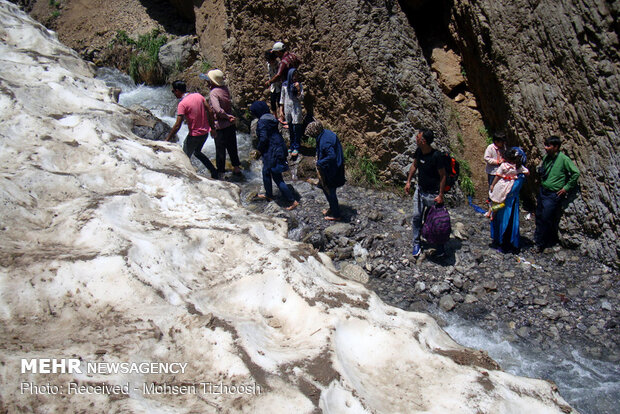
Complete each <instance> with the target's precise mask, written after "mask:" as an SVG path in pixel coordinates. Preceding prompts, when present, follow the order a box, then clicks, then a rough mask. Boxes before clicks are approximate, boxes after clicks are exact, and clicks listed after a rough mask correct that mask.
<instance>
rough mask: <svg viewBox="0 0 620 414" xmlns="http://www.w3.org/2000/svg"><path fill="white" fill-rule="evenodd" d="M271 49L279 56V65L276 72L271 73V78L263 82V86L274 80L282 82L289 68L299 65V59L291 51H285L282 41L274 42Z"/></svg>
mask: <svg viewBox="0 0 620 414" xmlns="http://www.w3.org/2000/svg"><path fill="white" fill-rule="evenodd" d="M271 51H272V52H274V53H275V54H276V56H277V57H279V58H280V66H279V67H278V73H276V74H275V75H273V76H272V77H271V79H269V80H268V81H267V82H266V83H265V86H269V85H271V84H272V83H274V82H276V81H280V82H284V81H285V80H286V75H287V74H288V71H289V69H292V68H295V69H297V68H299V65H301V60H299V58H298V57H297V55H295V54H294V53H293V52H289V51H287V50H286V46H285V45H284V43H282V42H276V43H274V44H273V47H272V48H271Z"/></svg>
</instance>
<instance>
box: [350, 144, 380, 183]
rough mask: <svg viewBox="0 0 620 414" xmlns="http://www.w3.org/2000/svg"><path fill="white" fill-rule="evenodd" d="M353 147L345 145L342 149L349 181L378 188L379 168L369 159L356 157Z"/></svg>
mask: <svg viewBox="0 0 620 414" xmlns="http://www.w3.org/2000/svg"><path fill="white" fill-rule="evenodd" d="M356 152H357V151H356V148H355V146H353V145H351V144H346V145H345V147H344V160H345V164H346V166H347V170H348V171H349V176H350V179H351V181H353V183H355V184H359V185H368V186H371V187H379V186H380V185H381V183H380V182H379V177H378V173H379V168H377V166H376V165H375V163H374V162H372V161H371V160H370V158H368V157H366V156H363V157H358V156H357V154H356Z"/></svg>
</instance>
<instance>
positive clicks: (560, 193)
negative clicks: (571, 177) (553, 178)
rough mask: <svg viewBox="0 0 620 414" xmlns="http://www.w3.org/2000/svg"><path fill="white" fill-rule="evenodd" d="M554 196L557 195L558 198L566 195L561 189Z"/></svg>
mask: <svg viewBox="0 0 620 414" xmlns="http://www.w3.org/2000/svg"><path fill="white" fill-rule="evenodd" d="M556 194H557V196H558V197H564V196H565V195H566V190H565V189H563V188H562V189H561V190H560V191H558V192H557V193H556Z"/></svg>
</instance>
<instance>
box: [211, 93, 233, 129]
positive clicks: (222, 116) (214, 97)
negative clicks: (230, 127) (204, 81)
mask: <svg viewBox="0 0 620 414" xmlns="http://www.w3.org/2000/svg"><path fill="white" fill-rule="evenodd" d="M216 89H218V88H216ZM220 93H222V92H221V91H220V92H218V91H217V90H215V89H214V90H212V91H211V93H210V94H209V101H210V102H211V108H212V109H213V116H214V117H215V119H216V120H224V121H229V122H231V123H234V122H235V120H236V118H235V117H234V115H232V114H229V113H227V112H226V111H225V110H224V108H222V104H221V102H220V96H219V95H220Z"/></svg>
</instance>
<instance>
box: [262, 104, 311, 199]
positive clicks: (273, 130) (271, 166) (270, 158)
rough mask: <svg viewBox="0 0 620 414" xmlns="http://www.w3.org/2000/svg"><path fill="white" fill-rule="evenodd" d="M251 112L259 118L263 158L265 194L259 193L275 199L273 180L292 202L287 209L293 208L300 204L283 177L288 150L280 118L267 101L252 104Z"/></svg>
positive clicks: (286, 167) (266, 197) (286, 168)
mask: <svg viewBox="0 0 620 414" xmlns="http://www.w3.org/2000/svg"><path fill="white" fill-rule="evenodd" d="M250 113H251V114H252V115H253V116H254V117H256V118H258V125H257V126H256V134H257V135H258V151H259V153H260V154H261V157H262V158H263V185H264V187H265V194H259V197H260V198H265V199H268V200H271V199H273V188H272V185H271V181H272V180H273V181H274V182H275V183H276V185H277V186H278V188H279V189H280V192H281V193H282V195H283V196H284V198H285V199H286V200H287V201H289V202H290V203H291V204H290V206H288V207H287V208H286V209H287V210H292V209H294V208H295V207H297V206H298V205H299V202H298V201H297V200H295V197H294V196H293V192H292V191H291V190H290V189H289V188H288V186H287V185H286V183H285V182H284V178H283V177H282V173H283V172H285V171H287V170H288V163H287V161H286V158H287V155H288V151H287V149H286V142H284V138H282V135H281V134H280V132H279V131H278V123H279V122H278V120H277V119H276V117H275V116H273V114H271V113H270V112H269V106H268V105H267V103H266V102H263V101H256V102H254V103H253V104H252V105H250Z"/></svg>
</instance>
